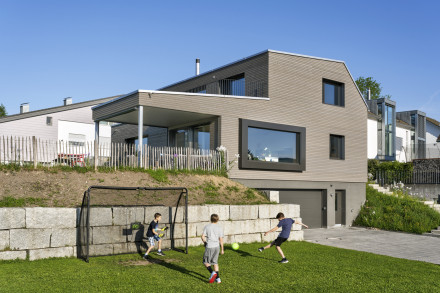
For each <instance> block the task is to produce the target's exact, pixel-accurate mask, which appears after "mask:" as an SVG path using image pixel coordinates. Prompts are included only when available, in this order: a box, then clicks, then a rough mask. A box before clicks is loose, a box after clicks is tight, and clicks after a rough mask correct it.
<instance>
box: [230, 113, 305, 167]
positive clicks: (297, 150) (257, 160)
mask: <svg viewBox="0 0 440 293" xmlns="http://www.w3.org/2000/svg"><path fill="white" fill-rule="evenodd" d="M240 124H241V126H240V164H239V167H240V168H241V169H267V170H281V171H303V170H305V135H306V131H305V128H303V127H296V126H290V125H283V124H275V123H266V122H259V121H252V120H245V119H240Z"/></svg>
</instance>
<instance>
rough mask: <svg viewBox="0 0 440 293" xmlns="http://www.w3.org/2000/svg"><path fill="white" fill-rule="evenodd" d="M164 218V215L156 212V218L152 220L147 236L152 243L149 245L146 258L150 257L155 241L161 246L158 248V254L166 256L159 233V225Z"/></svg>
mask: <svg viewBox="0 0 440 293" xmlns="http://www.w3.org/2000/svg"><path fill="white" fill-rule="evenodd" d="M161 219H162V215H161V214H159V213H155V214H154V220H153V221H151V223H150V226H148V230H147V237H148V241H149V242H150V245H149V247H148V250H147V252H145V255H144V259H148V254H149V253H150V251H151V250H152V249H153V247H154V246H155V242H156V241H157V242H158V243H159V248H158V250H157V255H160V256H164V255H165V254H164V253H163V252H162V249H161V245H162V239H161V238H160V237H159V233H157V230H158V227H159V221H160V220H161Z"/></svg>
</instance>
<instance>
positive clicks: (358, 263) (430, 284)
mask: <svg viewBox="0 0 440 293" xmlns="http://www.w3.org/2000/svg"><path fill="white" fill-rule="evenodd" d="M259 246H261V244H260V243H254V244H243V245H241V247H240V250H238V251H233V250H230V249H226V251H225V255H223V256H220V258H219V264H220V277H221V279H222V281H223V282H222V284H207V283H206V280H207V277H208V272H207V270H206V269H205V268H204V267H203V265H202V263H201V257H202V254H203V247H196V248H191V249H190V253H189V255H185V254H182V253H178V252H174V251H171V252H167V255H166V256H165V258H163V259H172V260H173V261H172V262H168V263H167V262H162V263H156V264H149V265H144V264H145V263H146V262H145V261H143V260H140V256H139V255H120V256H109V257H96V258H91V260H90V263H89V264H87V263H85V262H83V261H81V260H78V259H49V260H39V261H34V262H27V261H8V262H0V288H2V289H1V291H6V292H30V291H32V292H44V291H46V292H53V291H59V292H72V291H76V292H78V291H89V292H123V291H127V292H136V291H139V292H145V291H148V292H154V291H159V292H202V291H215V292H220V291H221V292H249V291H253V292H277V291H279V290H282V291H283V292H292V291H293V292H335V291H337V292H384V291H388V292H403V291H404V292H416V291H417V292H436V291H437V289H438V288H439V287H440V280H439V279H438V276H439V275H440V267H439V266H437V265H434V264H429V263H423V262H417V261H410V260H403V259H397V258H392V257H387V256H380V255H374V254H370V253H365V252H357V251H351V250H344V249H339V248H333V247H326V246H321V245H317V244H311V243H307V242H288V243H285V244H284V245H283V249H284V251H285V254H286V256H287V257H288V258H289V260H290V262H289V263H288V264H278V263H277V261H278V260H279V259H280V257H279V255H278V254H277V252H276V250H275V249H270V250H267V251H265V252H263V253H259V252H257V248H258V247H259ZM155 258H156V259H158V258H159V257H158V256H155ZM161 259H162V258H161ZM139 260H140V261H139ZM130 262H133V263H135V262H137V264H138V265H127V264H130ZM139 264H140V265H139Z"/></svg>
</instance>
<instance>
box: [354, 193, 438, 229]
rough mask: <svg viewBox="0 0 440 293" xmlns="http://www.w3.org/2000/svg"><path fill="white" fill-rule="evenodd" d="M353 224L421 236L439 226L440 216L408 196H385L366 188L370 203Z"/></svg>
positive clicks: (368, 202)
mask: <svg viewBox="0 0 440 293" xmlns="http://www.w3.org/2000/svg"><path fill="white" fill-rule="evenodd" d="M353 224H354V225H357V226H365V227H375V228H379V229H383V230H390V231H404V232H411V233H419V234H421V233H424V232H430V231H431V229H435V228H437V227H438V226H440V214H439V213H438V212H436V211H434V210H433V209H432V208H430V207H428V206H426V205H424V204H423V203H422V202H420V201H418V200H417V199H415V198H413V197H410V196H408V195H398V196H390V195H385V194H383V193H380V192H378V191H376V190H375V189H374V188H372V187H370V186H367V201H366V203H365V205H364V206H363V207H362V209H361V211H360V213H359V215H358V217H357V218H356V220H355V221H354V223H353Z"/></svg>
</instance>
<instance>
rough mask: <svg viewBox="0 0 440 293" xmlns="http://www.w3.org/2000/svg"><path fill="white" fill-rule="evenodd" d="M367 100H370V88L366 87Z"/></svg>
mask: <svg viewBox="0 0 440 293" xmlns="http://www.w3.org/2000/svg"><path fill="white" fill-rule="evenodd" d="M367 100H371V90H370V88H368V90H367Z"/></svg>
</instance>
